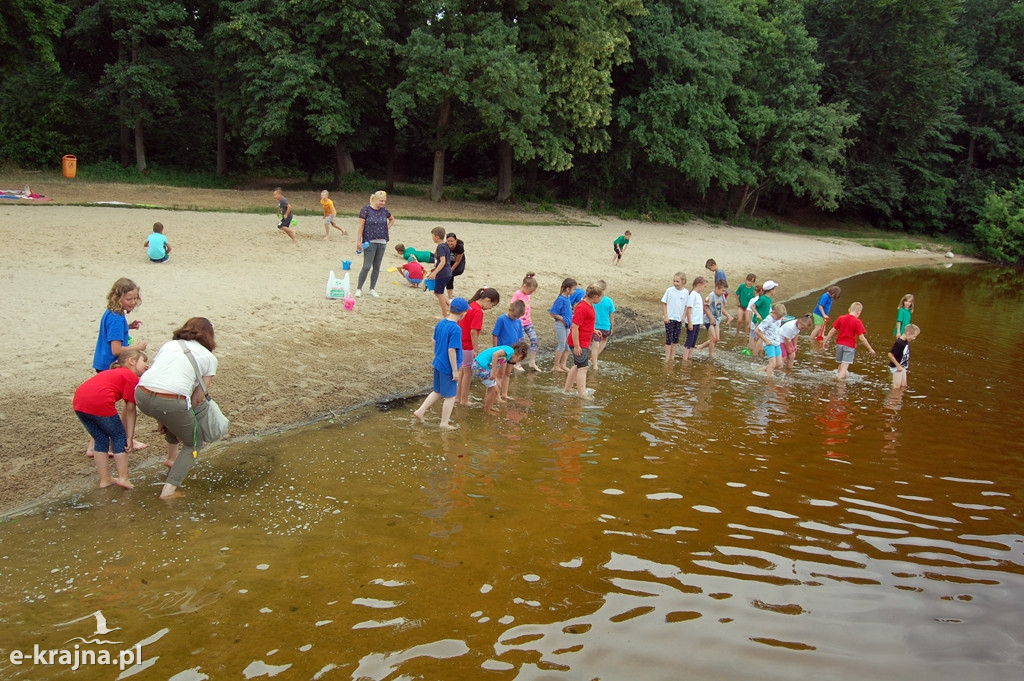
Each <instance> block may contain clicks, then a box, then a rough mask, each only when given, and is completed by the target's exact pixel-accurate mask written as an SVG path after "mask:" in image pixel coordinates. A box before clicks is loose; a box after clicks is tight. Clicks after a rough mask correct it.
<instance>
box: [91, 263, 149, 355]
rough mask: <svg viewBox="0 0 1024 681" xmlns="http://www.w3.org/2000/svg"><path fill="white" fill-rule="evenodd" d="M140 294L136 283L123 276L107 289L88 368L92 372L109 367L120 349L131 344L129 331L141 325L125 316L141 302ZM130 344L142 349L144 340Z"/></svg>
mask: <svg viewBox="0 0 1024 681" xmlns="http://www.w3.org/2000/svg"><path fill="white" fill-rule="evenodd" d="M141 294H142V291H141V290H140V289H139V285H138V284H136V283H135V282H134V281H132V280H131V279H128V278H127V277H121V278H120V279H118V280H117V281H115V282H114V285H113V286H111V287H110V291H108V292H107V309H106V310H104V311H103V316H102V317H101V318H100V332H99V335H98V336H97V338H96V350H95V352H93V356H92V368H93V369H95V370H96V373H99V372H101V371H106V370H107V369H109V368H110V365H111V364H113V363H114V361H115V360H117V358H118V356H119V355H120V354H121V349H122V348H126V347H128V346H129V345H131V343H132V337H131V336H130V335H129V331H130V330H131V329H137V328H139V327H140V326H142V322H141V321H139V320H138V319H136V320H135V321H134V322H132V323H131V324H129V323H128V317H127V316H126V315H128V313H130V312H131V311H132V310H134V309H135V308H136V307H138V306H139V305H141V304H142V295H141ZM134 347H136V348H138V349H139V350H145V349H146V343H145V342H142V343H136V344H135V345H134Z"/></svg>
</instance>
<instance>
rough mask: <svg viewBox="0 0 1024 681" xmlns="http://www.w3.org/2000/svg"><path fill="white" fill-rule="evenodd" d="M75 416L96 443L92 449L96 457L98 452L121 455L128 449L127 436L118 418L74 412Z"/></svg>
mask: <svg viewBox="0 0 1024 681" xmlns="http://www.w3.org/2000/svg"><path fill="white" fill-rule="evenodd" d="M75 414H76V415H77V416H78V420H79V421H81V422H82V425H83V426H85V429H86V431H88V433H89V435H91V436H92V439H93V440H95V441H96V446H95V447H94V449H95V451H96V453H97V456H99V453H100V452H113V453H114V454H121V453H123V452H124V451H125V450H126V449H128V434H127V433H125V432H124V424H123V423H121V417H120V416H117V415H115V416H94V415H93V414H86V413H85V412H84V411H76V412H75Z"/></svg>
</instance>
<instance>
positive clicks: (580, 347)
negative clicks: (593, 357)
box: [565, 284, 604, 399]
mask: <svg viewBox="0 0 1024 681" xmlns="http://www.w3.org/2000/svg"><path fill="white" fill-rule="evenodd" d="M603 295H604V292H603V291H602V290H601V288H600V287H598V286H595V285H594V284H591V285H590V286H588V287H587V297H586V298H584V299H583V300H581V301H580V302H579V303H577V304H576V309H575V310H574V311H573V313H572V328H571V329H570V330H569V349H570V350H571V351H572V369H570V370H569V375H568V376H566V377H565V392H569V390H571V389H572V384H573V383H575V384H576V392H577V394H578V395H579V396H580V397H582V398H584V399H587V398H588V397H589V395H587V365H588V364H589V363H590V340H591V339H592V338H593V337H594V325H595V323H596V322H597V314H596V313H595V312H594V305H595V304H596V303H597V301H599V300H601V297H602V296H603Z"/></svg>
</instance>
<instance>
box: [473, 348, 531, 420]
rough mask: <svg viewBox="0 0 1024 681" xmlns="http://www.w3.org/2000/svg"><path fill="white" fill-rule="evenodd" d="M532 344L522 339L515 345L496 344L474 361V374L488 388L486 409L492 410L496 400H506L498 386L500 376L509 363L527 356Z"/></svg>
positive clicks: (485, 394) (487, 410) (520, 360)
mask: <svg viewBox="0 0 1024 681" xmlns="http://www.w3.org/2000/svg"><path fill="white" fill-rule="evenodd" d="M529 351H530V344H529V343H528V342H526V341H525V340H521V341H519V342H517V343H515V344H514V345H495V346H494V347H492V348H487V349H486V350H483V351H482V352H480V354H478V355H477V356H476V359H475V360H474V363H473V375H474V376H476V377H477V378H478V379H480V382H481V383H483V384H484V387H485V388H487V392H486V393H484V411H485V412H490V411H491V407H493V406H494V402H495V401H496V400H497V401H499V402H504V401H505V400H504V399H502V397H501V395H500V392H501V389H500V388H499V387H498V381H499V376H501V375H502V374H504V373H505V367H506V365H507V364H516V363H517V362H522V361H523V359H525V358H526V353H528V352H529Z"/></svg>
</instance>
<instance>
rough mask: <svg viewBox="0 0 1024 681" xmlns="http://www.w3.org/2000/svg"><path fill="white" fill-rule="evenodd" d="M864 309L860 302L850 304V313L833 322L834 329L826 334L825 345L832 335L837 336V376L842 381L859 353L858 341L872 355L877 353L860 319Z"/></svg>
mask: <svg viewBox="0 0 1024 681" xmlns="http://www.w3.org/2000/svg"><path fill="white" fill-rule="evenodd" d="M863 310H864V306H863V305H861V304H860V303H854V304H852V305H850V311H849V313H848V314H844V315H843V316H842V317H839V319H837V320H836V321H835V322H833V323H832V329H831V330H830V331H829V332H828V335H827V336H825V343H824V345H825V346H827V345H828V342H829V340H831V339H832V336H835V337H836V362H838V363H839V370H838V372H836V378H837V379H838V380H840V381H842V380H845V379H846V374H847V373H848V372H849V370H850V365H851V364H853V359H854V357H855V356H856V355H857V341H860V342H861V343H863V344H864V347H866V348H867V349H868V351H870V352H871V354H872V355H873V354H875V349H874V348H872V347H871V343H869V342H868V339H867V337H866V336H865V335H864V333H865V329H864V323H863V322H861V320H860V313H861V312H862V311H863Z"/></svg>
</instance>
